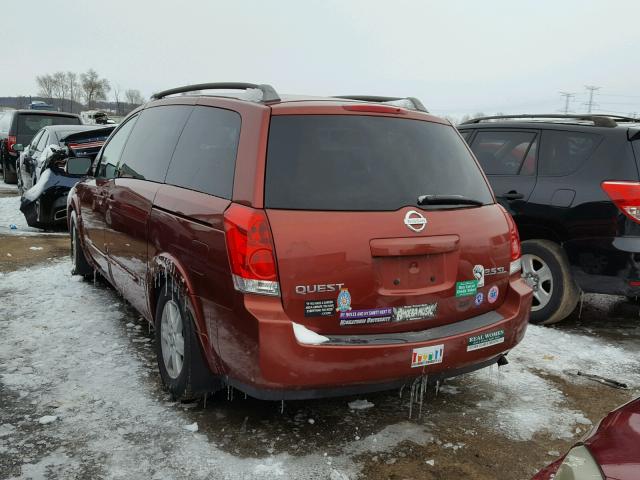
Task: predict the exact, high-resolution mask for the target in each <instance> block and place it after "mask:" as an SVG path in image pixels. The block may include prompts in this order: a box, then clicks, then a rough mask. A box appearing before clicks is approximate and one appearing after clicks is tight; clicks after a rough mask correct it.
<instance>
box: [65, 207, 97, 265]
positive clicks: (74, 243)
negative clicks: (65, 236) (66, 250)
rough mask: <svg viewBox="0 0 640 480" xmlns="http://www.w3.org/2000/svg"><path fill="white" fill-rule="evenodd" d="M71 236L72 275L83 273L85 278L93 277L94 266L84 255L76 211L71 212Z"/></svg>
mask: <svg viewBox="0 0 640 480" xmlns="http://www.w3.org/2000/svg"><path fill="white" fill-rule="evenodd" d="M69 236H70V237H71V264H72V268H71V275H82V276H83V277H84V278H89V277H91V275H93V268H92V267H91V265H89V262H88V261H87V257H85V256H84V250H82V245H80V239H79V236H78V228H77V226H76V212H73V213H72V214H71V230H70V232H69Z"/></svg>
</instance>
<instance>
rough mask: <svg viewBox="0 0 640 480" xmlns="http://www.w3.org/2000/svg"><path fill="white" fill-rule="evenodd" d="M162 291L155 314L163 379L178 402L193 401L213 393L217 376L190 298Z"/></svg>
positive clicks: (166, 287)
mask: <svg viewBox="0 0 640 480" xmlns="http://www.w3.org/2000/svg"><path fill="white" fill-rule="evenodd" d="M168 281H169V285H166V286H162V287H161V288H160V289H159V290H158V293H159V296H158V303H157V305H156V315H155V347H156V356H157V359H158V367H159V369H160V377H161V378H162V382H163V383H164V384H165V385H166V387H167V389H168V390H169V392H170V393H171V395H172V396H173V398H175V399H177V400H190V399H193V398H195V397H196V396H197V395H198V394H200V393H205V392H208V391H210V390H212V389H213V388H212V384H213V375H212V374H211V372H210V370H209V367H208V366H207V364H206V362H205V360H204V357H203V354H202V351H201V347H200V342H199V341H198V338H197V336H196V331H195V324H194V318H193V313H192V312H193V310H192V308H191V303H190V301H189V299H188V297H187V296H186V295H182V294H180V293H179V292H177V291H172V282H171V280H168Z"/></svg>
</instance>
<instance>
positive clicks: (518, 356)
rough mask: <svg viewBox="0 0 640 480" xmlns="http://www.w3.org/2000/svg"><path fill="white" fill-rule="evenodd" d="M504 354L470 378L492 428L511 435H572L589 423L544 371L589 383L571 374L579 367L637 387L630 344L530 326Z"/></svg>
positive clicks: (636, 355) (637, 360)
mask: <svg viewBox="0 0 640 480" xmlns="http://www.w3.org/2000/svg"><path fill="white" fill-rule="evenodd" d="M508 359H509V362H510V363H509V365H507V366H505V367H501V368H500V369H498V368H497V367H492V368H489V369H486V370H483V371H479V372H477V373H475V374H473V375H470V376H469V377H470V378H472V379H473V380H474V381H476V382H478V383H479V386H480V388H482V389H483V390H484V391H485V392H486V398H485V399H484V400H482V401H480V402H479V403H478V407H480V409H481V410H486V411H488V412H490V413H491V414H492V415H493V416H494V419H495V423H494V427H495V428H496V429H497V430H499V431H500V432H502V433H504V434H506V435H508V436H509V437H511V438H513V439H515V440H529V439H531V438H532V437H533V435H534V434H535V433H537V432H545V433H547V434H549V435H551V437H554V438H571V437H572V436H573V433H574V432H575V430H576V428H581V429H582V430H585V429H587V428H588V426H589V425H590V424H591V421H590V420H589V419H588V418H586V417H585V416H584V415H583V414H582V412H579V411H576V410H572V409H567V407H566V399H565V394H564V393H563V392H562V390H560V388H559V387H558V386H557V384H556V383H554V381H553V380H552V379H549V378H545V377H546V376H547V375H548V374H551V375H555V376H557V377H559V378H561V379H562V380H564V381H566V382H570V383H571V382H572V383H584V382H589V380H585V379H583V378H581V377H576V376H575V375H573V374H571V373H570V372H571V371H576V370H580V371H581V372H584V373H590V374H595V375H599V376H602V377H607V378H611V379H614V380H617V381H621V382H623V383H626V384H627V385H628V386H629V388H630V389H632V390H639V389H640V352H639V351H638V349H637V348H635V347H633V346H632V345H631V344H626V345H625V344H622V343H619V344H617V345H613V344H611V343H610V342H609V341H608V340H605V339H603V338H599V337H592V336H587V335H583V334H577V333H567V332H563V331H561V330H558V329H555V328H549V327H542V326H537V325H529V327H528V329H527V333H526V335H525V338H524V340H523V341H522V343H520V344H519V345H518V346H517V347H516V348H514V349H513V351H512V352H511V353H510V354H509V356H508ZM497 370H498V371H497Z"/></svg>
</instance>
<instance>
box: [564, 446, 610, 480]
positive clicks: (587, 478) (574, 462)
mask: <svg viewBox="0 0 640 480" xmlns="http://www.w3.org/2000/svg"><path fill="white" fill-rule="evenodd" d="M554 480H604V477H603V476H602V473H601V471H600V467H599V466H598V464H597V463H596V461H595V460H594V458H593V457H592V456H591V453H590V452H589V450H588V449H587V447H585V446H584V445H579V446H577V447H574V448H572V449H571V451H570V452H569V453H568V454H567V456H566V457H565V459H564V461H563V462H562V464H561V465H560V468H559V469H558V473H556V476H555V477H554Z"/></svg>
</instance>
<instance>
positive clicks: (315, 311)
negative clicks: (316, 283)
mask: <svg viewBox="0 0 640 480" xmlns="http://www.w3.org/2000/svg"><path fill="white" fill-rule="evenodd" d="M335 308H336V304H335V302H334V301H333V300H307V301H306V302H304V316H305V317H330V316H331V315H333V314H334V313H335Z"/></svg>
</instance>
